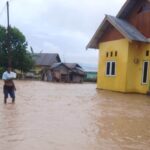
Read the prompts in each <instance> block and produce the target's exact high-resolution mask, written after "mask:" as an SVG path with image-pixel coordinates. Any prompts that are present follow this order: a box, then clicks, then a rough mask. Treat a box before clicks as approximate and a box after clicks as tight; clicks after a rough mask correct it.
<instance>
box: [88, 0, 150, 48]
mask: <svg viewBox="0 0 150 150" xmlns="http://www.w3.org/2000/svg"><path fill="white" fill-rule="evenodd" d="M142 2H143V0H127V1H126V2H125V4H124V5H123V7H122V8H121V10H120V11H119V13H118V15H117V17H116V18H114V19H112V20H113V21H109V23H113V22H115V24H117V26H118V27H119V26H120V25H121V24H123V26H124V27H125V24H126V25H127V26H128V27H129V28H128V29H127V27H126V28H125V29H124V31H125V33H126V36H127V35H128V36H129V37H128V38H129V39H131V40H132V39H133V40H136V41H141V42H146V41H148V40H145V37H143V35H142V34H141V33H140V32H139V31H137V29H135V28H134V29H133V27H131V26H132V25H130V24H129V23H127V22H124V21H125V20H118V19H126V18H127V17H128V16H129V14H130V13H131V12H132V11H133V10H134V7H135V6H136V5H137V4H140V3H142ZM107 20H108V16H106V17H105V18H104V20H103V22H102V23H101V25H100V26H99V27H98V29H97V31H96V33H95V34H94V36H93V37H92V39H91V41H90V42H89V44H88V45H87V47H86V48H87V49H88V48H94V49H97V48H98V44H99V42H100V38H101V37H102V35H103V33H104V32H105V31H106V30H107V28H108V26H109V23H108V22H107ZM110 20H111V18H110ZM119 28H120V27H119ZM121 31H123V29H122V30H121ZM134 34H135V35H134ZM123 35H124V34H123ZM137 35H139V37H137ZM126 36H125V37H126Z"/></svg>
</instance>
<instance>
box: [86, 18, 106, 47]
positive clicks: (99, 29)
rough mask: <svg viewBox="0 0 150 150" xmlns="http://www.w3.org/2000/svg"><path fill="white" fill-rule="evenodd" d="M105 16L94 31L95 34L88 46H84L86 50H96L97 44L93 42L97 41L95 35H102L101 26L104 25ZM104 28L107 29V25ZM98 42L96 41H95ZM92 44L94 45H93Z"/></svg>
mask: <svg viewBox="0 0 150 150" xmlns="http://www.w3.org/2000/svg"><path fill="white" fill-rule="evenodd" d="M106 16H107V15H106ZM106 16H105V18H104V19H103V21H102V23H101V24H100V26H99V27H98V29H97V30H96V32H95V34H94V35H93V37H92V39H91V40H90V42H89V43H88V45H87V46H86V49H89V48H91V49H98V44H96V43H95V40H96V39H97V34H99V35H102V34H103V30H105V29H103V30H102V28H103V26H104V24H105V23H106V20H107V17H106ZM105 28H107V25H106V26H105ZM97 40H98V39H97ZM93 43H94V44H93Z"/></svg>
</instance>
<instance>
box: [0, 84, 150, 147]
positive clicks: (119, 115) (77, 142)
mask: <svg viewBox="0 0 150 150" xmlns="http://www.w3.org/2000/svg"><path fill="white" fill-rule="evenodd" d="M2 84H3V83H2V81H0V85H1V86H0V93H1V94H0V99H1V101H0V150H9V149H11V150H149V149H150V97H147V96H144V95H135V94H121V93H113V92H108V91H97V90H96V85H95V84H52V83H47V82H36V81H17V82H16V86H17V101H16V104H15V105H12V104H11V103H10V102H11V101H9V104H7V105H4V104H3V95H2Z"/></svg>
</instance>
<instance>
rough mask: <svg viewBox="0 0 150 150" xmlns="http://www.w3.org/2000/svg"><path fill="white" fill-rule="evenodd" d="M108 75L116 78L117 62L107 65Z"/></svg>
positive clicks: (110, 62) (109, 62)
mask: <svg viewBox="0 0 150 150" xmlns="http://www.w3.org/2000/svg"><path fill="white" fill-rule="evenodd" d="M106 75H107V76H115V75H116V62H114V61H108V62H107V63H106Z"/></svg>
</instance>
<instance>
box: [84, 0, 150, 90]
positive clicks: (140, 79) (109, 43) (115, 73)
mask: <svg viewBox="0 0 150 150" xmlns="http://www.w3.org/2000/svg"><path fill="white" fill-rule="evenodd" d="M87 48H94V49H99V70H98V82H97V88H99V89H105V90H111V91H119V92H126V93H129V92H135V93H147V92H148V91H149V87H150V0H127V1H126V3H125V4H124V6H123V7H122V8H121V10H120V12H119V13H118V15H117V16H116V17H113V16H109V15H106V16H105V18H104V20H103V22H102V24H101V25H100V26H99V28H98V29H97V31H96V33H95V34H94V36H93V38H92V39H91V41H90V42H89V44H88V45H87Z"/></svg>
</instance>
